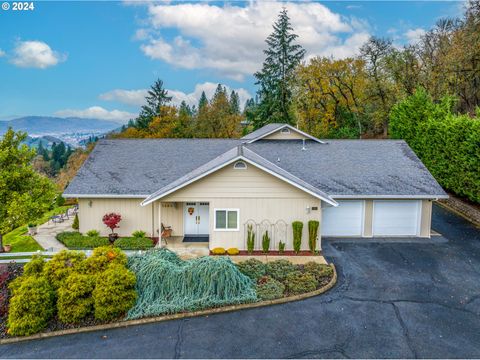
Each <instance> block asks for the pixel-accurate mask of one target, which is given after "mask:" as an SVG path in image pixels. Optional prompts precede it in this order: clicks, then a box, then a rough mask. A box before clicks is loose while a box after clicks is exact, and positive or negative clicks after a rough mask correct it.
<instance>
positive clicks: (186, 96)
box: [99, 82, 252, 106]
mask: <svg viewBox="0 0 480 360" xmlns="http://www.w3.org/2000/svg"><path fill="white" fill-rule="evenodd" d="M217 85H218V84H216V83H212V82H205V83H202V84H197V85H195V88H194V90H193V91H192V92H190V93H185V92H183V91H180V90H169V89H167V91H168V94H169V95H170V96H171V97H172V103H173V104H175V105H180V103H181V102H182V101H185V102H186V103H187V104H188V105H197V104H198V101H199V100H200V96H201V95H202V91H205V95H206V96H207V98H209V99H210V98H211V97H212V96H213V94H214V93H215V89H216V88H217ZM225 87H226V89H227V91H228V93H229V94H230V92H231V91H232V88H231V87H229V86H225ZM234 90H235V91H236V92H237V93H238V96H239V97H240V104H241V106H243V105H244V104H245V102H246V101H247V100H248V99H250V98H251V97H252V95H251V94H250V93H249V92H248V91H247V90H245V89H244V88H236V89H234ZM147 92H148V89H138V90H123V89H115V90H112V91H109V92H106V93H104V94H101V95H100V96H99V97H100V99H102V100H106V101H118V102H121V103H123V104H127V105H133V106H142V105H144V104H145V96H146V95H147Z"/></svg>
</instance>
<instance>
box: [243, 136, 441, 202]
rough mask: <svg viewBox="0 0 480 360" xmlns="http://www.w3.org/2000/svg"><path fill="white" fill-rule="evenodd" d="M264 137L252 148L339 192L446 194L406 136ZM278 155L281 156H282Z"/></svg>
mask: <svg viewBox="0 0 480 360" xmlns="http://www.w3.org/2000/svg"><path fill="white" fill-rule="evenodd" d="M325 141H326V143H324V144H319V143H316V142H313V141H306V150H305V151H303V150H302V143H301V141H281V140H262V141H257V142H254V143H252V144H249V145H248V147H249V149H251V150H253V151H254V152H256V153H257V154H259V155H261V156H263V157H264V158H266V159H268V160H270V161H272V162H275V164H277V165H279V166H281V167H282V168H283V169H285V170H287V171H288V172H290V173H292V174H293V175H295V176H297V177H299V178H301V179H304V180H305V181H308V182H309V183H310V184H311V185H313V186H315V187H318V188H319V189H321V190H323V191H325V192H326V193H327V194H329V195H330V196H332V197H333V198H335V195H355V196H358V195H387V196H391V195H415V196H434V195H446V193H445V192H444V191H443V189H442V188H441V186H440V185H439V184H438V183H437V181H436V180H435V179H434V178H433V176H432V175H431V174H430V172H429V171H428V170H427V169H426V168H425V166H424V165H423V163H422V162H421V161H420V160H419V159H418V157H417V156H416V155H415V153H414V152H413V151H412V149H410V147H409V146H408V145H407V144H406V143H405V142H404V141H403V140H325ZM278 160H280V161H278Z"/></svg>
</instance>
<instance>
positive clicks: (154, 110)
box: [135, 79, 172, 130]
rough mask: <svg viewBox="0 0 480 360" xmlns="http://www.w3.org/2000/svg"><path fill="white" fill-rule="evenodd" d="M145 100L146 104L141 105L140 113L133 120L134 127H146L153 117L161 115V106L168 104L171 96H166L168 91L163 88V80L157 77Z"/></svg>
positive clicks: (143, 128)
mask: <svg viewBox="0 0 480 360" xmlns="http://www.w3.org/2000/svg"><path fill="white" fill-rule="evenodd" d="M145 100H146V101H147V105H143V106H142V109H141V110H140V114H139V115H138V118H137V119H136V121H135V127H136V128H137V129H142V130H145V129H147V128H148V125H149V124H150V123H151V122H152V120H153V118H154V117H156V116H161V115H162V113H161V109H162V107H163V106H165V105H168V103H170V101H171V100H172V97H171V96H168V91H167V90H165V89H164V88H163V81H162V80H160V79H158V80H157V81H155V83H154V84H153V85H152V87H151V88H150V90H149V91H148V95H147V96H146V97H145Z"/></svg>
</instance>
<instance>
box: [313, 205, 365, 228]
mask: <svg viewBox="0 0 480 360" xmlns="http://www.w3.org/2000/svg"><path fill="white" fill-rule="evenodd" d="M337 202H338V206H337V207H333V206H332V207H327V208H324V209H322V225H321V228H322V235H323V236H362V229H363V212H364V211H363V206H364V201H363V200H343V201H341V200H338V201H337Z"/></svg>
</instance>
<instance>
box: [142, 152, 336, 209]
mask: <svg viewBox="0 0 480 360" xmlns="http://www.w3.org/2000/svg"><path fill="white" fill-rule="evenodd" d="M238 160H243V161H245V162H247V163H249V164H251V165H253V166H256V167H257V168H259V169H261V170H263V171H265V172H267V173H269V174H271V175H273V176H275V177H276V178H278V179H280V180H283V181H285V182H287V183H289V184H290V185H292V186H294V187H296V188H298V189H300V190H302V191H304V192H306V193H308V194H310V195H312V196H314V197H316V198H318V199H320V200H323V201H325V202H327V203H328V204H330V205H333V206H337V205H338V204H337V203H336V202H335V200H333V199H332V198H330V196H328V195H327V194H326V193H324V192H323V191H321V190H319V189H318V188H316V187H314V186H312V185H311V184H309V183H307V182H305V181H303V180H302V179H299V178H297V177H296V176H294V175H292V174H290V173H288V172H287V171H285V170H284V169H282V168H280V167H278V166H276V165H275V164H272V163H271V162H270V161H268V160H266V159H264V158H262V157H261V156H259V155H258V154H255V153H254V152H253V151H251V150H249V149H247V148H245V147H244V146H242V145H238V146H237V147H235V148H233V149H231V150H229V151H227V152H225V153H224V154H222V155H220V156H219V157H217V158H215V159H213V160H212V161H209V162H208V163H206V164H204V165H202V166H200V167H198V168H197V169H195V170H193V171H191V172H190V173H188V174H186V175H185V176H182V177H181V178H179V179H177V180H175V181H173V182H171V183H170V184H168V185H166V186H164V187H163V188H161V189H159V190H158V191H156V192H154V193H153V194H151V195H150V196H148V197H147V198H146V199H145V200H144V201H142V203H141V204H142V206H145V205H148V204H150V203H152V202H154V201H156V200H158V199H161V198H163V197H165V196H167V195H169V194H171V193H173V192H175V191H177V190H179V189H181V188H183V187H185V186H188V185H190V184H192V183H194V182H195V181H198V180H200V179H203V178H204V177H206V176H208V175H210V174H212V173H214V172H216V171H218V170H220V169H223V168H224V167H225V166H228V165H229V164H232V163H234V162H236V161H238Z"/></svg>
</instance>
